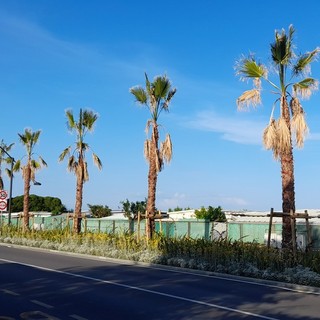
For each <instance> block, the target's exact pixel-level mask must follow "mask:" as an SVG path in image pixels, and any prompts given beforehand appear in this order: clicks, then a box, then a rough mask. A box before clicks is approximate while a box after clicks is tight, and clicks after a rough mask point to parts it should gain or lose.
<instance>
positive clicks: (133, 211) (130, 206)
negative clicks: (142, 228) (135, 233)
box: [120, 199, 147, 219]
mask: <svg viewBox="0 0 320 320" xmlns="http://www.w3.org/2000/svg"><path fill="white" fill-rule="evenodd" d="M120 203H121V204H122V210H123V211H124V212H125V213H124V216H125V217H126V218H128V219H137V218H138V212H140V213H141V214H144V213H145V212H146V207H147V199H145V200H144V201H136V202H130V201H129V200H128V199H126V200H125V201H121V202H120Z"/></svg>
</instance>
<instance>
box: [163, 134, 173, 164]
mask: <svg viewBox="0 0 320 320" xmlns="http://www.w3.org/2000/svg"><path fill="white" fill-rule="evenodd" d="M160 153H161V155H162V159H163V160H164V161H165V162H167V163H169V162H170V161H171V158H172V143H171V138H170V135H169V134H167V136H166V139H165V140H164V141H163V142H162V143H161V147H160Z"/></svg>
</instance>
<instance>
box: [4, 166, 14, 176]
mask: <svg viewBox="0 0 320 320" xmlns="http://www.w3.org/2000/svg"><path fill="white" fill-rule="evenodd" d="M5 172H6V174H7V176H8V177H9V178H10V177H11V175H12V177H13V172H12V171H11V170H10V169H8V168H6V169H5Z"/></svg>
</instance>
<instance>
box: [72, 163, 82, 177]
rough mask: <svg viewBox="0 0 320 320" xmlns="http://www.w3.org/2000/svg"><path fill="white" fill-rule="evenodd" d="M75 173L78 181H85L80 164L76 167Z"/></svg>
mask: <svg viewBox="0 0 320 320" xmlns="http://www.w3.org/2000/svg"><path fill="white" fill-rule="evenodd" d="M74 171H75V173H76V176H77V178H78V179H83V169H82V167H81V166H80V165H79V164H78V165H77V166H76V167H75V169H74Z"/></svg>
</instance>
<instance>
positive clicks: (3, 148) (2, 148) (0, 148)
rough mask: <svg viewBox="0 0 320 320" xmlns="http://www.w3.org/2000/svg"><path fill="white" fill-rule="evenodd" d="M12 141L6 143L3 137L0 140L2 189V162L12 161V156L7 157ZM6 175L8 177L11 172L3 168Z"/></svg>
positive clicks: (0, 181) (0, 179) (0, 182)
mask: <svg viewBox="0 0 320 320" xmlns="http://www.w3.org/2000/svg"><path fill="white" fill-rule="evenodd" d="M13 145H14V143H11V144H9V145H7V144H6V143H5V142H4V141H3V139H2V140H1V141H0V190H3V189H4V182H3V178H2V163H3V162H4V163H6V164H9V163H11V161H12V158H10V157H8V154H7V153H8V152H9V151H10V150H11V148H12V146H13ZM5 171H6V173H7V175H8V176H9V177H10V175H11V174H12V173H11V172H10V170H9V169H7V168H6V169H5Z"/></svg>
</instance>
